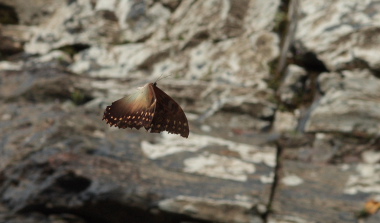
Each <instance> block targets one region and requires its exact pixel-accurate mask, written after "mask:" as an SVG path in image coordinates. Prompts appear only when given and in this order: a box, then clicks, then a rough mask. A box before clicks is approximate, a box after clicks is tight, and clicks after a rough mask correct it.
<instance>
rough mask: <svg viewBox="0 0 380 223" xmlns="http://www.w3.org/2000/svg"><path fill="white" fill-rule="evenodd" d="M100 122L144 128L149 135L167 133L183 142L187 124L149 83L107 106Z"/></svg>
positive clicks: (179, 110) (178, 109) (173, 104)
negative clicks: (179, 136) (181, 139)
mask: <svg viewBox="0 0 380 223" xmlns="http://www.w3.org/2000/svg"><path fill="white" fill-rule="evenodd" d="M103 120H106V122H107V123H108V124H109V125H110V126H115V127H119V128H136V129H140V128H141V127H144V128H145V129H146V130H148V131H149V130H150V132H152V133H159V132H162V131H167V132H169V133H173V134H179V135H181V136H182V137H185V138H187V137H188V136H189V124H188V121H187V118H186V115H185V113H184V112H183V110H182V108H181V107H180V106H179V105H178V104H177V102H175V101H174V100H173V99H172V98H171V97H170V96H169V95H167V94H166V93H165V92H163V91H162V90H161V89H159V88H158V87H157V84H156V83H149V84H146V85H144V86H143V87H141V88H139V89H138V91H137V92H136V93H134V94H131V95H129V96H126V97H124V98H121V99H119V100H117V101H115V102H113V103H112V105H110V106H108V107H107V108H106V110H105V111H104V116H103Z"/></svg>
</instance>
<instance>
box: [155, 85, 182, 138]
mask: <svg viewBox="0 0 380 223" xmlns="http://www.w3.org/2000/svg"><path fill="white" fill-rule="evenodd" d="M152 87H153V90H154V94H155V96H156V99H157V104H156V110H155V114H154V117H153V120H152V123H151V127H150V128H151V129H150V132H162V131H167V132H169V133H173V134H179V135H181V136H182V137H185V138H187V137H188V136H189V124H188V122H187V118H186V115H185V113H184V112H183V110H182V108H181V107H180V106H179V105H178V104H177V102H175V101H174V99H172V98H171V97H170V96H169V95H167V94H166V93H165V92H163V91H162V90H161V89H159V88H158V87H157V86H156V85H155V84H153V86H152Z"/></svg>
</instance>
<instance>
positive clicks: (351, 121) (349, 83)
mask: <svg viewBox="0 0 380 223" xmlns="http://www.w3.org/2000/svg"><path fill="white" fill-rule="evenodd" d="M327 79H331V81H328V80H327ZM319 83H320V85H321V89H322V90H324V93H325V95H324V96H323V97H322V98H321V99H320V101H319V102H318V105H317V107H316V108H315V109H314V110H313V111H312V112H311V116H310V119H309V121H308V122H307V125H306V131H308V132H318V131H323V132H341V133H353V134H369V135H372V134H373V135H378V133H379V131H380V125H379V124H378V123H379V120H380V116H379V113H378V111H380V105H379V103H378V101H377V99H376V98H379V93H380V81H379V80H378V79H377V78H375V77H374V76H372V74H371V73H370V72H368V71H366V70H353V71H344V72H342V76H341V77H339V75H338V74H334V73H324V74H322V75H321V76H320V78H319ZM363 86H365V87H363Z"/></svg>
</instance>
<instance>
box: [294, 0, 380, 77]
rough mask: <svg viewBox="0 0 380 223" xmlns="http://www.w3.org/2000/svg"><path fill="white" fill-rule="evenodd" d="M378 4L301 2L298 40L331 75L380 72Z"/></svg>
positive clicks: (368, 2)
mask: <svg viewBox="0 0 380 223" xmlns="http://www.w3.org/2000/svg"><path fill="white" fill-rule="evenodd" d="M379 4H380V3H379V2H376V1H359V0H355V1H344V0H342V1H333V2H332V1H329V0H323V1H319V0H316V1H300V8H299V10H300V12H299V14H300V18H299V23H298V29H297V32H296V40H297V41H299V42H300V43H301V44H302V45H303V46H304V47H305V48H306V49H303V50H306V51H309V52H313V53H315V54H316V55H317V57H318V59H319V60H321V61H322V62H323V63H324V64H325V65H326V67H327V68H328V69H329V70H331V71H337V70H342V69H352V68H353V67H357V68H365V67H370V68H371V69H375V70H378V69H379V64H380V63H379V59H378V57H376V56H374V55H376V52H378V51H379V49H378V48H377V47H378V46H379V41H380V40H379V39H378V38H376V36H378V32H379V25H380V19H379V18H380V7H379ZM299 51H301V49H299Z"/></svg>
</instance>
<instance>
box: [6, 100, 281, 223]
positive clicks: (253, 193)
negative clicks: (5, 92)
mask: <svg viewBox="0 0 380 223" xmlns="http://www.w3.org/2000/svg"><path fill="white" fill-rule="evenodd" d="M49 106H50V107H51V105H45V104H44V105H40V106H36V107H35V110H36V111H34V110H33V107H25V109H28V113H29V114H34V113H36V112H37V111H41V109H44V110H48V109H49ZM20 109H23V108H20ZM71 109H73V110H71ZM71 109H68V110H67V111H65V110H60V112H61V114H60V115H59V116H57V117H54V116H52V117H45V116H42V115H41V116H36V117H35V119H34V120H33V121H28V119H27V118H25V121H26V122H28V123H30V124H29V125H28V126H24V127H23V128H25V129H24V130H23V137H28V135H29V134H32V135H36V134H37V135H39V136H40V137H41V138H44V141H39V143H35V144H33V143H29V144H28V146H29V148H28V151H25V153H23V154H22V155H20V156H16V155H15V152H14V151H13V150H16V149H17V148H20V147H22V144H17V140H16V141H15V140H11V139H13V137H12V135H10V134H8V135H9V137H8V139H10V141H8V142H10V143H13V144H14V143H16V145H13V146H12V147H11V146H10V145H8V144H7V141H4V143H5V144H4V145H3V146H4V147H7V148H9V149H10V150H12V151H13V152H12V151H8V156H5V157H3V159H4V162H5V163H7V164H8V165H7V166H6V168H4V167H3V169H2V176H1V179H2V180H1V184H0V193H1V200H2V202H3V203H4V204H6V205H5V207H6V208H7V209H9V211H11V212H16V213H23V212H43V213H57V212H58V213H69V214H70V213H77V215H78V216H80V217H81V218H83V219H85V220H93V219H103V220H104V221H106V222H120V219H122V218H127V219H134V218H137V217H136V216H135V212H138V213H144V212H146V211H147V210H152V214H151V216H148V217H146V219H145V222H151V220H152V219H154V220H155V222H160V221H159V220H157V219H159V216H162V215H163V213H166V215H165V216H174V215H175V216H177V215H180V216H184V218H189V219H198V220H207V221H218V222H262V218H261V216H260V215H261V214H262V213H263V212H265V211H266V205H267V204H268V200H269V196H270V191H271V186H272V182H273V176H274V166H275V148H274V147H269V146H267V147H260V146H251V145H248V144H244V143H237V142H233V141H229V140H225V139H221V138H217V137H211V136H205V135H201V134H198V133H192V134H191V135H190V137H189V139H183V138H181V137H180V136H178V135H167V134H166V133H165V134H161V135H159V134H150V133H147V132H145V131H137V130H123V129H115V128H109V127H108V126H107V125H106V124H105V123H102V121H101V119H100V117H101V115H99V114H94V113H91V112H89V111H83V110H81V109H77V108H71ZM3 110H4V111H6V109H4V108H3ZM66 112H67V114H66V115H65V113H66ZM72 113H75V114H76V115H75V116H72V115H69V114H72ZM17 117H18V115H17V114H14V115H12V116H10V117H9V119H10V120H8V122H6V123H12V120H13V119H17ZM44 119H49V120H51V121H50V122H48V123H51V122H53V123H54V125H47V124H46V121H44ZM52 120H54V121H52ZM20 121H21V120H20ZM102 124H103V125H102ZM42 127H44V128H42ZM3 128H4V129H3V130H2V131H4V132H8V133H9V132H10V129H9V128H13V129H17V128H18V126H14V127H12V126H10V125H4V126H3ZM28 129H30V130H33V131H32V132H29V131H28ZM20 133H21V132H20ZM15 157H16V158H17V160H18V162H10V161H9V160H11V159H14V158H15ZM111 204H112V205H111ZM115 207H116V208H115ZM123 209H125V211H120V210H123ZM259 210H261V212H260V211H259ZM78 213H79V214H78ZM148 213H149V211H148ZM170 219H171V220H170ZM170 219H169V220H167V218H166V220H167V221H166V220H165V221H162V222H176V221H174V220H173V219H174V217H171V218H170ZM172 220H173V221H172ZM132 222H133V220H132ZM136 222H140V221H136Z"/></svg>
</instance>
